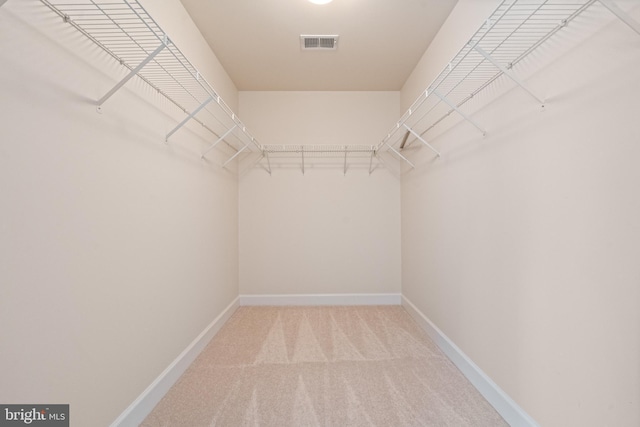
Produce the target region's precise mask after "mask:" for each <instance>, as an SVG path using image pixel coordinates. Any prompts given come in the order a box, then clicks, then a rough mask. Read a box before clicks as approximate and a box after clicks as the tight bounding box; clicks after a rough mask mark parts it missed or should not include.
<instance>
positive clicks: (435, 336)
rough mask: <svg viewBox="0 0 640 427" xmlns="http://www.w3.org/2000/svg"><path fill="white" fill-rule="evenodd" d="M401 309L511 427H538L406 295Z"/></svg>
mask: <svg viewBox="0 0 640 427" xmlns="http://www.w3.org/2000/svg"><path fill="white" fill-rule="evenodd" d="M402 306H403V307H404V308H405V309H406V310H407V312H408V313H409V314H410V315H411V317H413V318H414V320H415V321H416V322H418V324H419V325H420V326H421V327H422V329H424V330H425V331H426V332H427V334H428V335H429V337H430V338H431V339H432V340H433V341H434V342H435V343H436V345H437V346H438V347H440V350H442V351H443V352H444V353H445V354H446V355H447V357H449V359H451V361H452V362H453V363H454V365H456V366H457V367H458V369H460V371H461V372H462V373H463V374H464V376H465V377H467V379H468V380H469V381H470V382H471V384H473V385H474V387H475V388H477V389H478V391H479V392H480V394H482V396H484V398H485V399H487V401H488V402H489V403H490V404H491V405H492V406H493V407H494V408H495V410H496V411H498V413H499V414H500V415H501V416H502V418H504V419H505V421H506V422H507V423H509V425H510V426H512V427H520V426H522V427H538V423H536V422H535V420H534V419H533V418H531V417H530V416H529V415H528V414H527V413H526V412H525V411H524V410H523V409H522V408H521V407H520V406H518V404H517V403H516V402H514V401H513V399H511V398H510V397H509V396H508V395H507V394H506V393H505V392H504V391H503V390H502V389H501V388H500V387H498V385H497V384H496V383H494V382H493V381H492V380H491V378H489V376H488V375H487V374H485V373H484V372H483V371H482V370H481V369H480V368H479V367H478V366H477V365H476V364H475V363H473V361H472V360H471V359H470V358H469V357H468V356H467V355H466V354H464V353H463V352H462V350H460V348H458V346H457V345H455V344H454V343H453V341H451V340H450V339H449V337H447V336H446V335H445V334H444V333H443V332H442V331H441V330H440V329H438V327H437V326H436V325H434V324H433V322H431V320H429V318H428V317H427V316H425V315H424V313H422V312H421V311H420V310H419V309H418V308H417V307H416V306H415V305H414V304H413V303H412V302H411V301H409V299H407V297H405V296H404V295H403V296H402Z"/></svg>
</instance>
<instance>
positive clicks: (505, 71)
mask: <svg viewBox="0 0 640 427" xmlns="http://www.w3.org/2000/svg"><path fill="white" fill-rule="evenodd" d="M470 46H471V48H472V49H474V50H475V51H476V52H478V53H479V54H480V55H482V56H484V58H485V59H486V60H487V61H489V62H491V63H492V64H493V65H495V66H496V68H498V69H499V70H500V71H501V72H502V74H505V75H506V76H507V77H509V78H510V79H511V80H513V81H514V82H515V83H516V84H517V85H518V86H520V87H521V88H522V89H524V91H525V92H527V93H528V94H529V95H531V96H532V97H533V98H534V99H535V100H536V101H538V102H539V103H540V104H542V105H544V100H543V99H542V98H540V97H538V95H536V94H535V93H533V92H532V91H531V90H530V89H529V88H528V87H527V85H525V84H524V83H523V82H522V80H520V79H519V78H518V77H517V76H516V75H515V74H514V73H513V72H512V71H511V70H508V69H507V68H506V67H505V66H503V65H502V64H500V63H499V62H498V61H496V60H495V59H494V58H493V57H491V55H489V54H488V53H487V52H485V51H484V50H482V49H481V48H480V46H478V44H477V43H476V44H470Z"/></svg>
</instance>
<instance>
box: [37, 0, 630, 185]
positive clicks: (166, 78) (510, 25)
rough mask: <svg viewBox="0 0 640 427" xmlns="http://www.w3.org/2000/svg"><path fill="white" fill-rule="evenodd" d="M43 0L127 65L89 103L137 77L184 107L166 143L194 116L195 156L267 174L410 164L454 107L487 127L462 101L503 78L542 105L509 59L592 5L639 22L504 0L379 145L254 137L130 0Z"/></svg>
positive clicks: (561, 0) (601, 0) (577, 6)
mask: <svg viewBox="0 0 640 427" xmlns="http://www.w3.org/2000/svg"><path fill="white" fill-rule="evenodd" d="M40 1H41V2H42V3H44V4H45V5H46V6H48V7H49V8H50V9H51V10H53V11H54V12H56V13H57V14H58V15H59V16H60V17H61V18H62V19H63V20H64V21H65V22H67V23H68V24H70V25H71V26H73V27H74V28H75V29H77V30H78V31H79V32H80V33H82V34H84V35H85V36H86V37H87V38H89V39H90V40H91V41H93V42H94V43H95V44H96V45H98V46H99V47H100V48H102V49H103V50H104V51H106V52H107V53H108V54H109V55H110V56H112V57H113V58H114V59H115V60H117V61H118V62H119V63H120V64H121V65H122V66H123V67H125V68H126V69H127V70H128V74H127V75H126V77H124V78H123V79H122V80H121V81H120V82H118V83H117V84H116V85H115V86H114V87H113V88H112V89H111V90H110V91H108V92H107V93H106V94H105V95H104V96H102V98H100V99H99V100H97V101H96V104H97V106H98V109H100V108H101V106H102V104H104V103H105V102H106V101H107V100H108V99H109V98H110V97H111V96H113V95H114V94H115V93H116V92H117V91H118V90H119V89H120V88H122V87H123V86H124V85H125V84H126V83H127V81H129V80H130V79H131V78H133V77H136V76H137V77H138V78H140V79H142V80H143V81H144V82H146V83H147V84H149V85H150V86H151V87H152V88H154V89H155V90H156V91H157V92H158V93H160V94H162V95H163V96H165V97H166V98H167V99H168V100H169V101H170V102H171V103H173V104H174V105H175V106H176V107H178V108H179V109H180V110H182V111H183V112H184V114H185V116H184V118H183V119H182V120H181V121H180V122H179V123H176V125H175V127H174V128H173V129H172V130H171V131H169V132H168V133H167V134H166V137H165V141H167V142H168V141H169V139H171V138H172V137H173V135H174V134H175V133H176V132H178V131H179V130H180V129H181V128H182V127H183V126H184V125H185V124H187V123H188V122H189V121H190V120H193V121H195V122H197V123H199V124H201V125H202V126H203V127H204V128H205V129H207V130H208V131H209V132H210V133H211V134H212V135H213V138H212V141H211V144H210V145H209V146H208V147H207V148H206V149H205V150H204V151H203V152H202V154H201V157H202V158H204V157H205V156H207V155H208V153H209V152H211V150H213V149H215V148H216V147H219V146H220V144H221V143H223V144H224V146H226V147H230V149H231V151H232V154H231V155H230V156H229V157H228V158H227V159H226V161H224V162H223V163H222V166H227V165H228V164H229V163H230V162H231V161H233V160H234V159H237V158H239V157H240V156H241V155H242V154H243V153H247V152H253V153H258V154H259V155H260V160H259V161H258V163H262V162H263V161H264V162H265V163H266V167H267V170H268V172H269V173H270V174H271V170H272V164H271V163H272V162H271V158H275V157H288V158H298V157H299V159H300V165H301V168H302V172H303V173H304V171H305V161H308V160H309V159H313V158H326V159H331V160H333V161H337V159H339V161H340V162H341V163H343V164H344V172H345V174H346V171H347V162H348V161H349V160H350V159H356V160H358V161H361V160H362V159H363V158H365V159H368V163H369V173H371V172H372V171H373V170H374V168H373V165H374V159H376V158H377V159H378V160H377V162H376V163H382V162H381V161H380V158H379V156H380V154H381V153H383V152H391V154H392V155H393V156H395V157H397V158H399V159H401V160H402V161H404V162H406V163H407V164H409V165H410V166H411V167H414V165H413V163H412V162H411V161H410V160H409V159H408V158H407V157H405V156H404V155H403V154H402V153H401V151H402V149H403V147H404V146H405V144H407V143H408V144H411V143H413V142H414V141H419V142H420V143H422V144H423V145H424V146H426V147H428V148H429V149H430V150H432V151H433V152H434V153H435V154H436V155H437V156H440V152H439V151H438V150H437V149H436V148H435V147H434V145H433V144H431V143H430V142H429V138H430V137H429V135H430V133H429V131H430V130H431V129H433V128H434V127H436V126H437V125H438V124H439V123H441V122H442V121H443V120H445V119H446V118H447V117H449V116H450V115H451V114H453V113H455V114H458V115H460V116H461V117H462V118H463V119H464V120H466V121H468V122H469V123H471V124H472V125H473V126H474V127H475V128H477V129H478V131H479V132H480V133H482V134H483V135H484V134H485V130H484V128H483V126H482V124H481V123H477V122H476V120H474V118H473V117H471V113H470V112H468V111H465V104H467V103H468V102H469V101H470V100H472V99H473V98H474V97H475V96H476V95H477V94H478V93H480V92H482V91H483V90H484V89H486V88H487V87H489V86H491V84H492V83H493V82H495V81H496V80H497V79H499V78H501V77H503V76H504V77H505V78H508V79H510V80H512V81H513V82H514V83H515V84H516V85H518V86H520V87H521V88H522V89H523V90H525V91H526V92H527V93H528V94H529V95H530V96H531V97H532V98H533V99H534V100H535V102H538V103H540V104H544V100H543V99H542V98H541V97H540V96H539V95H538V94H536V93H535V91H534V90H532V89H531V88H529V87H528V86H527V84H526V83H525V82H524V81H523V80H522V79H520V78H519V77H518V76H517V75H516V73H515V71H514V66H515V65H516V64H518V63H519V62H520V61H522V60H523V59H524V58H525V57H526V56H527V55H529V54H530V53H531V52H533V51H534V50H535V49H536V48H538V47H539V46H540V45H542V44H543V43H544V42H545V41H546V40H547V39H549V38H550V37H552V36H553V35H554V34H555V33H556V32H558V31H559V30H561V29H562V28H563V27H565V26H566V25H567V24H568V23H569V22H571V21H572V20H573V19H575V18H576V17H577V16H578V15H580V14H581V13H582V12H583V11H585V10H586V9H588V8H589V7H590V6H592V5H593V4H595V3H598V4H601V5H602V6H604V7H605V8H606V9H608V10H609V11H611V12H612V13H613V14H614V15H615V16H617V17H618V18H619V19H620V20H622V21H623V22H624V23H626V24H627V25H628V26H629V27H631V28H632V29H633V30H634V31H635V32H636V33H638V34H640V24H638V22H637V21H635V20H634V19H633V18H631V17H630V16H629V15H628V14H626V13H625V12H624V11H623V10H622V9H621V8H619V7H618V6H617V5H616V4H615V3H614V1H613V0H505V1H503V2H502V3H501V4H500V5H499V6H498V7H497V8H496V10H495V11H494V12H493V13H492V14H491V16H490V17H489V18H488V19H487V20H486V21H485V22H484V24H483V25H482V27H481V28H480V29H479V30H478V31H477V32H476V33H475V34H474V35H473V36H472V37H471V39H470V40H469V42H468V43H467V44H466V45H465V46H463V47H462V49H461V50H460V51H459V52H458V53H457V54H456V55H455V56H454V58H453V59H452V60H451V61H450V62H449V63H448V64H447V66H446V67H445V68H444V70H442V72H441V73H440V74H439V75H438V76H437V77H436V79H435V80H434V81H433V82H432V83H431V84H430V85H429V86H428V87H427V88H426V89H425V90H424V91H423V92H422V93H421V95H420V96H419V97H418V98H417V99H416V101H415V102H414V103H413V104H412V105H411V107H410V108H409V109H408V110H407V112H406V113H405V114H404V115H402V116H401V118H400V120H399V121H398V122H397V123H396V125H395V126H394V127H393V128H392V129H391V130H390V131H389V133H388V134H387V135H386V136H385V138H384V139H383V140H382V141H381V142H380V143H379V144H377V145H355V144H352V145H261V144H259V143H258V141H257V140H256V139H255V138H254V137H253V136H252V135H251V134H250V133H249V131H248V130H247V127H246V126H245V125H244V124H243V123H242V121H241V120H240V119H239V118H238V116H237V115H236V114H235V113H234V112H233V111H232V110H231V108H230V107H229V106H228V105H227V104H226V103H225V102H224V100H223V99H222V98H221V97H220V95H219V94H218V93H217V92H216V91H215V90H214V89H213V87H212V86H211V85H210V84H209V83H208V82H207V81H206V80H205V79H204V78H203V77H202V75H201V74H200V73H199V72H198V70H197V69H196V68H195V67H194V66H193V65H192V64H191V62H189V60H188V59H187V58H186V57H185V56H184V54H183V53H182V52H181V51H180V50H179V49H178V48H177V47H176V46H175V45H174V44H173V43H172V42H171V40H170V39H169V38H168V36H167V35H166V33H165V32H164V31H163V30H162V29H161V28H160V26H159V25H158V24H157V23H156V22H155V21H154V20H153V18H152V17H151V16H150V15H149V14H148V13H147V12H146V10H145V9H144V8H143V7H142V6H141V5H140V4H139V3H138V1H137V0H40ZM305 159H306V160H305Z"/></svg>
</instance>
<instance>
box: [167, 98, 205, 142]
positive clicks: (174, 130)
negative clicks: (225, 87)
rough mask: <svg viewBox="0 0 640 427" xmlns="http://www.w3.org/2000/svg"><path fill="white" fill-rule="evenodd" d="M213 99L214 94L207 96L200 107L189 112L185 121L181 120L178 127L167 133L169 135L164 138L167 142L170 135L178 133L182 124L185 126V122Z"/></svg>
mask: <svg viewBox="0 0 640 427" xmlns="http://www.w3.org/2000/svg"><path fill="white" fill-rule="evenodd" d="M211 101H213V96H210V97H209V98H207V99H206V100H205V101H204V102H203V103H202V104H200V106H199V107H198V108H196V109H195V110H193V111H192V112H191V113H189V115H188V116H187V117H185V119H184V120H183V121H181V122H180V123H179V124H178V125H177V126H176V127H174V128H173V129H172V130H171V132H169V133H168V134H167V136H166V137H165V138H164V141H165V142H169V137H171V135H173V134H174V133H176V132H177V131H178V129H180V128H181V127H182V126H184V125H185V124H187V122H188V121H189V120H191V119H192V118H193V117H194V116H195V115H196V114H198V113H199V112H200V111H201V110H202V109H203V108H204V107H206V106H207V104H208V103H210V102H211Z"/></svg>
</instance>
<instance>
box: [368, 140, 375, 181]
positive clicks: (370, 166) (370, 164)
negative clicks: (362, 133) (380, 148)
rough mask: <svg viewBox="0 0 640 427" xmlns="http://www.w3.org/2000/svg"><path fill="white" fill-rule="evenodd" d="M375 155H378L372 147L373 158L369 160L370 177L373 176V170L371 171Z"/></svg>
mask: <svg viewBox="0 0 640 427" xmlns="http://www.w3.org/2000/svg"><path fill="white" fill-rule="evenodd" d="M374 154H376V150H374V149H373V147H371V158H370V159H369V175H371V173H372V172H373V170H372V169H371V168H372V167H373V156H374Z"/></svg>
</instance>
